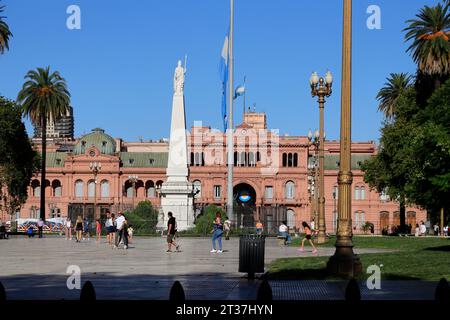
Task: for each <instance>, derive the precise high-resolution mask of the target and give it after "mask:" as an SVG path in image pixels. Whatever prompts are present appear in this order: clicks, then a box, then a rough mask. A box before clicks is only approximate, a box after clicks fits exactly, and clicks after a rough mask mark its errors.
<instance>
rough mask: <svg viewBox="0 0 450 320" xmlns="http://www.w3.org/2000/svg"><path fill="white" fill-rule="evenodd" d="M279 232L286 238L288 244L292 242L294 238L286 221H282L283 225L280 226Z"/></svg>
mask: <svg viewBox="0 0 450 320" xmlns="http://www.w3.org/2000/svg"><path fill="white" fill-rule="evenodd" d="M278 234H279V236H281V237H284V238H285V239H286V244H290V243H291V241H292V238H291V236H290V235H289V227H288V226H287V225H286V221H281V225H280V227H279V228H278Z"/></svg>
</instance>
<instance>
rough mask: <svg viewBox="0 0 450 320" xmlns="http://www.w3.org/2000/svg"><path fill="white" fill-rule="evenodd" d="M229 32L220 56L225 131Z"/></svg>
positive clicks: (225, 126)
mask: <svg viewBox="0 0 450 320" xmlns="http://www.w3.org/2000/svg"><path fill="white" fill-rule="evenodd" d="M228 48H229V46H228V34H227V35H226V36H225V41H224V43H223V47H222V54H221V57H220V76H221V78H222V120H223V128H224V131H226V130H227V120H228V119H227V83H228V61H229V53H228Z"/></svg>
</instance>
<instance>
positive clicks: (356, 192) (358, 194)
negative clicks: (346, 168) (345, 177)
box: [355, 187, 361, 200]
mask: <svg viewBox="0 0 450 320" xmlns="http://www.w3.org/2000/svg"><path fill="white" fill-rule="evenodd" d="M360 199H361V190H360V189H359V187H355V200H360Z"/></svg>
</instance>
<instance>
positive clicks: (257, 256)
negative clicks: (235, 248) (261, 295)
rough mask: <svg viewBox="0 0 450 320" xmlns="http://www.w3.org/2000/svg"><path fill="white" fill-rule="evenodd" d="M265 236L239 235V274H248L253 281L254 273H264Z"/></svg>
mask: <svg viewBox="0 0 450 320" xmlns="http://www.w3.org/2000/svg"><path fill="white" fill-rule="evenodd" d="M265 244H266V241H265V236H261V235H255V234H250V235H241V236H240V237H239V272H246V273H248V277H249V279H254V277H255V273H264V251H265Z"/></svg>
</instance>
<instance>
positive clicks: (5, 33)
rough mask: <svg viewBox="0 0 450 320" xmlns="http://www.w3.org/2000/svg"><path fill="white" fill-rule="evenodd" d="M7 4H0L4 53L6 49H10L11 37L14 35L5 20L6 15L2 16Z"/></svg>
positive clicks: (0, 47) (1, 49) (0, 50)
mask: <svg viewBox="0 0 450 320" xmlns="http://www.w3.org/2000/svg"><path fill="white" fill-rule="evenodd" d="M4 8H5V6H0V54H3V52H5V50H9V44H8V42H9V38H10V37H12V33H11V31H9V27H8V25H7V24H6V22H5V21H3V19H4V18H6V17H4V16H2V15H1V14H2V12H3V11H5V10H4Z"/></svg>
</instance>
